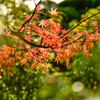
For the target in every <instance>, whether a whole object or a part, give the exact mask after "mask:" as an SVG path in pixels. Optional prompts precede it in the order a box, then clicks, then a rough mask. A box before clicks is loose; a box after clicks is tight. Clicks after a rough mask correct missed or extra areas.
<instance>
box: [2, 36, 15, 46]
mask: <svg viewBox="0 0 100 100" xmlns="http://www.w3.org/2000/svg"><path fill="white" fill-rule="evenodd" d="M3 38H4V39H5V41H6V44H7V46H9V47H13V44H15V43H16V42H15V40H14V39H13V38H12V37H10V36H6V35H4V36H3Z"/></svg>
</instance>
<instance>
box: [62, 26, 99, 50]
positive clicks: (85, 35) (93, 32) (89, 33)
mask: <svg viewBox="0 0 100 100" xmlns="http://www.w3.org/2000/svg"><path fill="white" fill-rule="evenodd" d="M98 29H100V26H98V28H97V29H96V30H98ZM96 30H94V31H92V32H90V33H94V32H96ZM90 33H88V34H90ZM86 35H87V34H83V35H82V36H80V37H79V38H77V39H76V40H74V41H73V42H69V43H67V44H65V45H63V46H61V48H63V47H64V46H67V45H70V44H72V43H74V42H76V41H77V40H80V39H81V38H83V37H84V36H86Z"/></svg>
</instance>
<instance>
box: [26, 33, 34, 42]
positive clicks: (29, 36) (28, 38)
mask: <svg viewBox="0 0 100 100" xmlns="http://www.w3.org/2000/svg"><path fill="white" fill-rule="evenodd" d="M31 36H32V35H28V36H25V39H26V40H27V41H29V42H30V40H31V39H33V38H32V37H31Z"/></svg>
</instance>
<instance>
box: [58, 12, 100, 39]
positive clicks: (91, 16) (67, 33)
mask: <svg viewBox="0 0 100 100" xmlns="http://www.w3.org/2000/svg"><path fill="white" fill-rule="evenodd" d="M99 13H100V12H97V13H95V14H93V15H92V16H90V17H87V18H85V19H83V20H82V21H80V22H79V23H78V24H77V25H75V26H74V27H73V28H72V29H70V30H69V31H68V32H67V33H66V34H64V35H63V36H61V37H60V38H63V37H64V36H65V35H67V34H68V33H70V32H71V31H72V30H74V29H75V28H76V27H77V26H79V25H80V24H81V23H82V22H84V21H86V20H88V19H90V18H92V17H94V16H95V15H97V14H99Z"/></svg>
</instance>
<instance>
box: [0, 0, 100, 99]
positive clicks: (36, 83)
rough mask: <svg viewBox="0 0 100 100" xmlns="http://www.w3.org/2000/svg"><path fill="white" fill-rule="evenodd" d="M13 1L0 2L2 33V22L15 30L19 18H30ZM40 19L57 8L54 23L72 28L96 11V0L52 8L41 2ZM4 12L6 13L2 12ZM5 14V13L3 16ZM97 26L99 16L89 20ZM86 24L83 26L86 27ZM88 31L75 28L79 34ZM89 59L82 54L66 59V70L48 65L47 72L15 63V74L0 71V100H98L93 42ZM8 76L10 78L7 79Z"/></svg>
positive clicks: (99, 4)
mask: <svg viewBox="0 0 100 100" xmlns="http://www.w3.org/2000/svg"><path fill="white" fill-rule="evenodd" d="M24 1H25V0H23V1H22V2H21V3H17V2H16V1H15V0H9V1H8V0H1V1H0V30H1V33H0V34H2V32H3V31H5V28H6V26H5V23H6V20H7V21H9V23H10V24H11V25H12V26H13V27H15V26H20V22H21V21H24V19H23V16H24V15H26V14H31V10H30V9H29V8H28V6H26V5H25V4H24V3H23V2H24ZM41 5H44V8H43V10H42V12H41V13H39V14H40V19H43V18H45V19H48V18H50V15H49V13H48V12H47V11H48V10H50V9H51V7H53V8H55V7H57V10H58V11H59V14H58V16H57V17H56V18H55V21H57V22H60V23H61V24H62V26H63V27H64V28H65V29H69V28H72V27H73V26H74V25H76V24H77V23H78V22H79V21H80V19H82V18H86V17H89V16H91V15H92V14H94V13H96V12H99V11H100V0H64V1H63V2H61V3H59V4H56V3H55V2H53V1H50V0H45V1H43V2H42V3H41ZM5 8H6V9H7V10H5ZM4 10H5V13H4ZM92 20H97V21H98V22H100V14H99V15H98V16H95V17H93V18H91V19H89V22H91V21H92ZM89 22H87V25H88V23H89ZM87 28H88V27H85V28H83V27H78V28H77V29H76V30H77V32H78V31H83V30H86V29H87ZM90 53H91V54H92V57H86V56H85V55H84V54H83V52H82V51H80V52H77V53H76V54H75V55H74V57H73V58H70V65H69V67H68V69H67V68H66V66H64V65H62V64H60V63H59V64H58V65H57V64H56V63H55V62H54V60H52V61H50V63H51V64H52V68H51V69H49V70H48V71H47V72H45V73H44V72H42V71H33V70H31V69H28V68H26V67H24V66H21V65H19V63H18V62H15V65H14V66H13V70H15V71H16V72H17V73H16V74H14V75H11V72H5V71H3V69H0V99H1V100H100V46H99V41H98V42H94V48H93V49H92V50H90ZM9 73H10V75H9Z"/></svg>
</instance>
